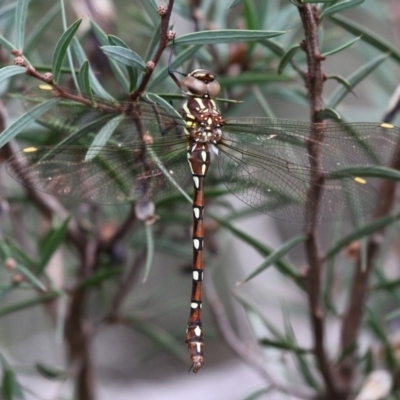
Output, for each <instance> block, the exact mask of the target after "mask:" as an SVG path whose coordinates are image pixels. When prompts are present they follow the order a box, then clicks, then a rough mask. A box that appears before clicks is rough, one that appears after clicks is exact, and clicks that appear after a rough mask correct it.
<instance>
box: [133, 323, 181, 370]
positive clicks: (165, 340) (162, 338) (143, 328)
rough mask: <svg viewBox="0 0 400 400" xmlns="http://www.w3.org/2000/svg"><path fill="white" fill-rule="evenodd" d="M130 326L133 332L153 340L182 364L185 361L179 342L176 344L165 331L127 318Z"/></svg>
mask: <svg viewBox="0 0 400 400" xmlns="http://www.w3.org/2000/svg"><path fill="white" fill-rule="evenodd" d="M129 322H130V325H131V326H132V328H133V329H134V330H135V331H138V332H140V333H142V334H143V335H145V336H146V337H147V338H149V339H151V340H153V341H154V342H155V343H156V344H157V345H158V346H160V347H163V348H165V349H166V350H168V351H169V352H170V353H172V354H174V355H175V356H176V357H178V358H179V359H180V360H182V361H183V362H186V361H187V354H186V351H184V350H183V348H182V346H181V343H180V341H179V342H178V341H177V340H176V339H175V338H174V337H173V336H171V335H170V334H169V333H168V332H167V331H165V330H164V329H161V328H160V327H158V326H156V325H154V324H151V323H149V322H145V321H140V320H138V319H135V318H129Z"/></svg>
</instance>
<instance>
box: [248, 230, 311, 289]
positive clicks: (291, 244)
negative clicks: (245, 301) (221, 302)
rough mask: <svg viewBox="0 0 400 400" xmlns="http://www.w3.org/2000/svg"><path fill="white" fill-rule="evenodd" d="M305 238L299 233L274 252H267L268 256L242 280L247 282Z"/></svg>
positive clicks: (305, 237) (305, 238)
mask: <svg viewBox="0 0 400 400" xmlns="http://www.w3.org/2000/svg"><path fill="white" fill-rule="evenodd" d="M306 240H307V236H306V235H301V236H297V237H294V238H293V239H291V240H289V241H287V242H286V243H285V244H284V245H283V246H281V247H280V248H279V249H278V250H275V251H274V252H272V253H271V254H269V256H268V257H267V258H266V259H265V260H264V261H263V263H262V264H261V265H260V266H259V267H258V268H256V269H255V270H254V271H253V272H252V273H251V274H250V275H249V276H248V277H247V278H245V279H244V280H243V282H248V281H249V280H250V279H252V278H254V277H255V276H257V275H258V274H260V273H261V272H263V271H265V270H266V269H267V268H268V267H269V266H270V265H272V264H275V263H276V262H277V261H279V260H280V259H281V258H282V257H283V256H285V255H286V253H288V252H289V251H290V250H292V249H293V248H294V247H296V246H297V245H298V244H299V243H302V242H305V241H306Z"/></svg>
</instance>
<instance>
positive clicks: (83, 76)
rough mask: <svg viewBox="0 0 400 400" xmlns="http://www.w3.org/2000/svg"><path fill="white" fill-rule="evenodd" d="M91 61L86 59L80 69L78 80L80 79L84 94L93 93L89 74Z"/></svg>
mask: <svg viewBox="0 0 400 400" xmlns="http://www.w3.org/2000/svg"><path fill="white" fill-rule="evenodd" d="M89 70H90V67H89V61H88V60H86V61H85V62H84V63H83V64H82V65H81V69H80V70H79V75H78V80H79V87H80V88H81V90H82V92H83V93H84V94H87V95H88V96H90V95H91V94H92V89H91V87H90V76H89Z"/></svg>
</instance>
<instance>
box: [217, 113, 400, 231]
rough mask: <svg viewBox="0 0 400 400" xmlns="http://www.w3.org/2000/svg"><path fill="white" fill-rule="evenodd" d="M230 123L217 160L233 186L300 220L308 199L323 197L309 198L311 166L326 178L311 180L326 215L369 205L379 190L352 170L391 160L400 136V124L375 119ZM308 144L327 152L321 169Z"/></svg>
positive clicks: (259, 205) (250, 200) (362, 211)
mask: <svg viewBox="0 0 400 400" xmlns="http://www.w3.org/2000/svg"><path fill="white" fill-rule="evenodd" d="M224 128H225V129H224V140H223V143H222V144H221V145H220V146H219V148H220V155H219V157H218V162H219V170H220V174H221V178H222V181H223V182H224V184H225V185H226V186H227V188H228V189H229V190H230V191H232V193H234V194H235V195H236V196H237V197H238V198H239V199H241V200H242V201H243V202H245V203H246V204H248V205H250V206H251V207H253V208H256V209H257V210H259V211H261V212H264V213H266V214H269V215H272V216H274V217H277V218H279V219H282V220H286V221H292V222H300V223H306V222H307V221H308V220H309V219H310V216H309V215H307V210H310V205H311V209H314V210H315V212H317V204H312V199H310V198H308V193H309V190H310V187H311V184H310V174H311V171H312V170H313V169H314V172H317V173H318V174H321V175H323V176H325V178H326V181H325V183H324V184H323V185H321V183H313V188H314V189H317V190H319V191H321V201H320V202H319V203H318V206H319V209H318V211H319V214H318V215H319V219H320V220H333V219H337V218H349V217H351V216H354V215H357V214H358V215H367V214H369V213H371V212H372V210H373V209H374V206H375V204H376V202H377V194H376V191H375V189H374V187H373V186H372V185H371V184H369V182H368V181H367V180H366V178H359V177H358V176H357V174H356V172H354V173H352V170H353V171H356V170H357V169H358V170H359V169H360V168H370V167H372V166H374V165H382V164H387V163H388V162H389V161H390V159H391V157H392V156H393V153H394V150H395V146H396V144H397V140H398V138H399V137H400V130H399V129H398V128H394V127H393V128H384V127H382V126H380V125H379V124H370V123H362V124H332V125H330V124H328V125H326V127H324V128H322V125H316V124H311V123H304V122H297V121H287V120H273V119H267V118H253V119H240V120H234V121H229V122H227V124H226V126H224ZM311 132H312V133H313V135H314V138H321V137H322V136H324V141H323V142H322V143H321V142H319V141H318V140H316V139H310V133H311ZM310 145H312V146H314V148H317V149H319V152H320V154H321V162H320V167H319V168H318V169H316V167H312V166H313V165H315V163H314V161H315V160H312V159H311V157H310V155H309V153H308V150H307V146H310ZM307 204H308V207H309V208H306V205H307ZM341 215H342V217H341Z"/></svg>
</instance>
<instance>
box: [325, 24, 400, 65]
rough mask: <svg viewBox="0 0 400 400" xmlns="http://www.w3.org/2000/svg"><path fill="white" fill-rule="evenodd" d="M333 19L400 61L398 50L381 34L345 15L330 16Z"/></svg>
mask: <svg viewBox="0 0 400 400" xmlns="http://www.w3.org/2000/svg"><path fill="white" fill-rule="evenodd" d="M329 19H331V20H332V21H334V22H335V23H336V24H337V25H339V26H341V27H342V28H344V29H346V30H347V31H348V32H350V33H352V34H353V35H356V36H361V40H363V41H364V42H366V43H368V44H370V45H371V46H373V47H375V48H376V49H378V50H379V51H380V52H384V53H389V55H390V57H391V58H393V60H395V61H397V62H398V63H400V53H399V52H398V50H397V49H396V48H395V47H394V46H392V45H391V44H389V43H388V42H387V41H386V40H385V39H383V38H381V37H380V36H378V35H376V34H375V33H373V32H371V31H369V30H368V29H366V28H365V27H364V26H361V25H358V24H356V23H355V22H353V21H352V20H349V19H347V18H344V17H342V16H341V17H338V16H331V17H329Z"/></svg>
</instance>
